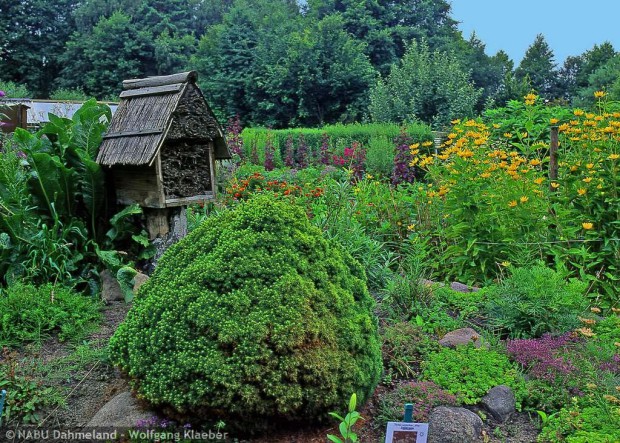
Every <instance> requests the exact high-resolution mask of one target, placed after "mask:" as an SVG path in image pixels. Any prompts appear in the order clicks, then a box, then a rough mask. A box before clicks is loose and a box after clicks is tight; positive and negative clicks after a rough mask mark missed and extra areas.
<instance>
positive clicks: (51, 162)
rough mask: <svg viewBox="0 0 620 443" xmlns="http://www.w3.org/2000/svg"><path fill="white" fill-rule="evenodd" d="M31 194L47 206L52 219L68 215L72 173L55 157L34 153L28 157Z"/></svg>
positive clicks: (71, 191) (71, 190)
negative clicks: (30, 169)
mask: <svg viewBox="0 0 620 443" xmlns="http://www.w3.org/2000/svg"><path fill="white" fill-rule="evenodd" d="M29 161H30V167H31V168H32V175H31V186H32V191H33V194H34V195H35V196H36V197H38V198H39V199H40V200H41V202H42V203H43V204H44V205H46V206H47V208H48V210H49V213H50V215H51V216H52V217H55V215H58V216H61V215H64V214H67V213H70V212H69V211H70V210H71V201H72V197H73V193H74V189H75V188H74V186H73V181H72V180H73V178H72V175H73V171H72V170H71V169H69V168H67V167H65V165H63V164H62V162H61V161H60V159H59V158H58V157H56V156H52V155H49V154H47V153H44V152H35V153H32V155H31V156H30V157H29Z"/></svg>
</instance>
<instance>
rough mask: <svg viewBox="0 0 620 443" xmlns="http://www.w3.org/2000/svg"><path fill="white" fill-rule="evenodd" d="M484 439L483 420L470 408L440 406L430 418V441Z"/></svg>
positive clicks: (472, 441)
mask: <svg viewBox="0 0 620 443" xmlns="http://www.w3.org/2000/svg"><path fill="white" fill-rule="evenodd" d="M480 441H482V420H481V419H480V417H478V416H477V415H476V414H474V413H473V412H471V411H470V410H469V409H465V408H457V407H449V406H439V407H436V408H435V409H433V410H432V411H431V415H430V417H429V420H428V443H477V442H480Z"/></svg>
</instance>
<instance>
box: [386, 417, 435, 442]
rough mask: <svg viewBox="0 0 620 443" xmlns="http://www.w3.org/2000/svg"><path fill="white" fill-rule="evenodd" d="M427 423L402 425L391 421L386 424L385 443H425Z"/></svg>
mask: <svg viewBox="0 0 620 443" xmlns="http://www.w3.org/2000/svg"><path fill="white" fill-rule="evenodd" d="M427 438H428V423H403V422H397V421H391V422H388V424H387V432H386V433H385V443H426V439H427Z"/></svg>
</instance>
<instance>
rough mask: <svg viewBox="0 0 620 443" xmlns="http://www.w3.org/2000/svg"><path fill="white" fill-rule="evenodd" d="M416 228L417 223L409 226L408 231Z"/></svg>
mask: <svg viewBox="0 0 620 443" xmlns="http://www.w3.org/2000/svg"><path fill="white" fill-rule="evenodd" d="M414 229H415V225H409V226H407V231H413V230H414Z"/></svg>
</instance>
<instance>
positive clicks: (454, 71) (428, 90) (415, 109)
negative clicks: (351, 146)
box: [369, 41, 482, 129]
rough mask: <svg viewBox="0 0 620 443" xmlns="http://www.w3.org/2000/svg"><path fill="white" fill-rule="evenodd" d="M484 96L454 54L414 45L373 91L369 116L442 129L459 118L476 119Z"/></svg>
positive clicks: (383, 120)
mask: <svg viewBox="0 0 620 443" xmlns="http://www.w3.org/2000/svg"><path fill="white" fill-rule="evenodd" d="M481 94H482V91H480V90H477V89H476V88H475V87H474V86H473V85H472V83H471V80H470V78H469V73H468V72H467V70H466V69H465V68H464V66H463V65H462V64H461V62H460V60H458V58H457V57H456V56H455V55H454V54H453V53H451V52H448V53H442V52H439V51H434V52H432V51H431V50H430V49H429V47H428V45H427V44H426V43H424V42H423V43H421V44H418V43H416V42H415V41H414V42H412V43H411V45H410V46H409V47H408V49H407V52H406V53H405V55H404V57H403V58H402V60H401V61H400V63H399V64H398V65H393V66H392V70H391V72H390V75H389V77H387V78H386V79H385V80H380V81H379V82H378V83H377V85H376V86H375V88H374V89H373V90H372V91H371V94H370V106H369V112H370V115H371V117H372V119H373V121H377V122H396V123H400V122H404V121H416V120H421V121H423V122H426V123H428V124H433V126H434V127H436V128H437V129H442V128H443V127H445V126H447V125H448V124H449V122H450V120H451V119H453V118H455V117H466V116H473V115H474V108H475V106H476V104H477V102H478V99H479V98H480V96H481Z"/></svg>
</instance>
